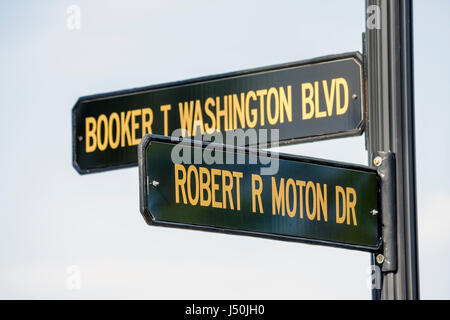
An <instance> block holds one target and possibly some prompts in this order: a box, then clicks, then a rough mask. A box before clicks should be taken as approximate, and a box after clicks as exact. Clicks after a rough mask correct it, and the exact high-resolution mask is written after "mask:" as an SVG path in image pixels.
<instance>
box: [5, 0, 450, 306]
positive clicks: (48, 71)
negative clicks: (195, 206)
mask: <svg viewBox="0 0 450 320" xmlns="http://www.w3.org/2000/svg"><path fill="white" fill-rule="evenodd" d="M414 3H415V7H414V32H415V36H414V41H415V43H414V45H415V52H414V57H415V90H416V91H415V99H416V137H417V191H418V221H419V247H420V252H419V258H420V281H421V295H422V298H447V299H448V298H450V274H449V272H448V270H450V254H449V252H450V232H449V231H450V214H449V208H450V182H449V181H450V174H449V171H448V164H449V163H450V151H449V145H450V144H449V142H448V140H449V139H450V129H449V124H448V122H449V120H450V103H449V101H450V90H449V88H450V81H449V76H448V75H449V73H450V67H449V59H448V52H449V50H450V45H449V39H450V37H449V32H450V22H449V18H448V17H449V16H450V2H449V1H447V0H442V1H433V2H430V1H425V0H416V1H415V2H414ZM70 5H77V6H79V8H80V9H81V29H80V30H69V29H68V28H67V24H66V22H67V18H68V14H67V12H66V10H67V8H68V7H69V6H70ZM363 30H364V3H363V1H358V0H352V1H350V0H347V1H339V2H338V1H324V0H322V1H270V2H269V1H242V0H241V1H136V0H128V1H80V0H72V1H39V2H38V1H33V2H31V1H21V2H19V1H3V2H2V4H1V9H0V48H1V50H0V146H1V149H0V150H1V151H0V155H1V157H0V167H1V168H2V174H1V180H2V183H1V184H0V217H1V220H0V298H7V299H11V298H14V299H15V298H63V299H71V298H76V299H78V298H211V299H214V298H248V299H259V298H268V299H269V298H273V299H279V298H283V299H284V298H287V299H290V298H325V299H332V298H344V299H345V298H356V299H369V298H370V291H369V289H368V287H367V281H368V267H369V254H368V253H364V252H355V251H348V250H344V249H335V248H327V247H320V246H311V245H305V244H298V243H287V242H281V241H275V240H265V239H257V238H248V237H239V236H233V235H220V234H214V233H205V232H199V231H189V230H178V229H168V228H158V227H149V226H148V225H146V223H145V222H144V220H143V219H142V217H141V214H140V213H139V197H138V175H137V168H130V169H124V170H117V171H113V172H106V173H100V174H92V175H86V176H80V175H78V173H77V172H76V171H75V170H74V169H73V167H72V164H71V159H72V154H71V151H72V144H71V108H72V107H73V105H74V104H75V102H76V100H77V99H78V97H80V96H83V95H87V94H94V93H101V92H108V91H113V90H120V89H129V88H133V87H139V86H146V85H151V84H158V83H163V82H168V81H175V80H183V79H188V78H192V77H199V76H205V75H211V74H217V73H223V72H229V71H236V70H241V69H247V68H253V67H262V66H266V65H271V64H277V63H283V62H290V61H295V60H301V59H307V58H313V57H317V56H322V55H328V54H333V53H342V52H347V51H355V50H357V51H361V33H362V32H363ZM283 151H284V152H289V153H295V154H300V155H308V156H316V157H321V158H326V159H333V160H339V161H346V162H353V163H359V164H366V163H367V152H366V151H365V149H364V136H361V137H356V138H345V139H339V140H334V141H327V142H320V143H314V144H305V145H295V146H289V147H285V148H283ZM70 266H75V267H76V269H77V270H79V271H80V272H81V273H80V274H81V287H80V288H79V289H78V290H77V289H75V290H70V287H68V286H67V282H68V279H69V278H68V277H70V276H71V275H73V273H72V271H73V269H70ZM68 268H69V269H68Z"/></svg>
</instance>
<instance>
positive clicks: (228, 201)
mask: <svg viewBox="0 0 450 320" xmlns="http://www.w3.org/2000/svg"><path fill="white" fill-rule="evenodd" d="M138 159H139V185H140V209H141V213H142V215H143V217H144V218H145V220H146V222H147V223H148V224H150V225H157V226H166V227H176V228H189V229H196V230H204V231H215V232H224V233H231V234H239V235H250V236H257V237H265V238H272V239H279V240H288V241H298V242H306V243H315V244H323V245H331V246H337V247H344V248H350V249H357V250H365V251H376V250H378V249H379V248H380V245H381V236H380V235H381V233H380V217H379V216H380V215H379V214H377V213H378V212H379V206H380V193H379V188H380V187H379V179H378V176H377V173H376V170H374V169H371V168H369V167H365V166H359V165H352V164H343V163H338V162H331V161H324V160H319V159H313V158H306V157H298V156H293V155H286V154H276V153H265V151H261V150H259V151H257V150H253V149H249V148H240V147H230V146H223V145H219V144H206V143H204V142H200V141H194V140H191V139H187V138H184V139H180V138H173V137H172V138H168V137H164V136H160V135H145V136H144V138H143V139H142V141H141V143H140V145H139V150H138Z"/></svg>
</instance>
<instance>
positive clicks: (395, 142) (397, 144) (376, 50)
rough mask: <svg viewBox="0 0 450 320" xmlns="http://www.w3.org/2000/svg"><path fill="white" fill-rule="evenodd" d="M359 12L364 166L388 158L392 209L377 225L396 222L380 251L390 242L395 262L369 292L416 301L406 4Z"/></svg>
mask: <svg viewBox="0 0 450 320" xmlns="http://www.w3.org/2000/svg"><path fill="white" fill-rule="evenodd" d="M365 8H366V32H365V35H364V41H363V42H364V50H363V51H364V58H365V62H366V64H365V65H366V70H365V72H366V75H367V86H366V88H367V94H368V99H367V103H368V109H367V110H368V114H367V124H366V138H367V141H366V144H367V149H368V151H369V161H370V164H371V165H373V157H374V155H376V154H377V153H378V152H391V153H392V154H393V155H394V158H395V167H396V168H395V172H396V178H395V181H396V188H395V190H394V192H395V195H393V196H395V197H394V199H395V201H394V203H395V207H394V208H392V210H388V211H389V212H382V219H383V221H392V220H394V221H395V222H396V226H395V227H394V228H392V233H393V234H391V237H387V238H385V239H384V241H385V243H384V248H386V247H388V248H390V250H392V248H395V246H392V245H391V243H389V244H387V243H386V241H389V240H388V239H396V242H397V245H396V249H395V250H396V254H395V255H394V256H396V258H397V261H393V262H392V261H391V262H392V264H391V266H394V267H390V268H382V272H381V275H382V281H381V283H382V284H381V288H380V289H375V290H374V291H373V298H374V299H383V300H385V299H389V300H397V299H419V272H418V255H417V251H418V245H417V219H416V176H415V171H416V167H415V137H414V85H413V33H412V1H408V0H366V6H365ZM376 19H380V20H379V21H377V20H376ZM377 22H379V23H378V24H377ZM392 215H395V216H394V219H392V217H393V216H392ZM384 250H385V249H384ZM372 263H373V264H376V259H375V255H374V256H372Z"/></svg>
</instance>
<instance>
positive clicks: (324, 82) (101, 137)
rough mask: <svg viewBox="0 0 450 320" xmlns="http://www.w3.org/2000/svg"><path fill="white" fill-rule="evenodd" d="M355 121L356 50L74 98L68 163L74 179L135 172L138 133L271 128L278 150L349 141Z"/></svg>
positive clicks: (359, 97) (356, 130) (358, 111)
mask: <svg viewBox="0 0 450 320" xmlns="http://www.w3.org/2000/svg"><path fill="white" fill-rule="evenodd" d="M363 115H364V112H363V89H362V63H361V57H360V54H359V53H357V52H355V53H348V54H342V55H336V56H328V57H324V58H317V59H312V60H307V61H300V62H294V63H288V64H283V65H276V66H271V67H265V68H259V69H253V70H247V71H240V72H234V73H229V74H224V75H217V76H210V77H205V78H199V79H193V80H187V81H181V82H174V83H169V84H162V85H156V86H151V87H146V88H139V89H131V90H127V91H121V92H113V93H107V94H100V95H94V96H88V97H82V98H80V99H79V100H78V102H77V103H76V105H75V107H74V108H73V110H72V122H73V133H72V135H73V137H72V140H73V164H74V167H75V168H76V170H77V171H78V172H80V173H89V172H96V171H104V170H109V169H115V168H120V167H129V166H135V165H137V145H138V144H139V142H140V140H141V138H142V137H143V136H144V135H145V134H147V133H150V134H151V133H153V134H160V135H166V136H168V135H171V134H172V132H173V131H174V130H176V129H182V130H183V134H184V135H185V136H194V135H196V134H210V133H213V132H224V131H230V130H235V129H244V130H246V129H279V139H280V144H287V143H295V142H301V141H311V140H320V139H326V138H332V137H341V136H350V135H357V134H360V133H361V132H362V129H363V127H364V123H363ZM268 143H269V144H270V140H269V141H268Z"/></svg>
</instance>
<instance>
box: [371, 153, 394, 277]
mask: <svg viewBox="0 0 450 320" xmlns="http://www.w3.org/2000/svg"><path fill="white" fill-rule="evenodd" d="M372 159H373V161H372V162H373V164H374V166H375V167H376V169H377V173H378V177H379V179H380V188H381V190H380V193H381V205H380V208H381V221H382V223H381V228H382V230H381V234H382V238H383V246H382V254H383V257H384V259H382V260H381V261H382V264H383V265H382V268H381V270H382V271H383V272H395V271H396V270H397V199H396V193H395V190H396V170H395V154H394V153H392V152H384V151H379V152H376V153H375V154H374V155H373V156H372Z"/></svg>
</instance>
